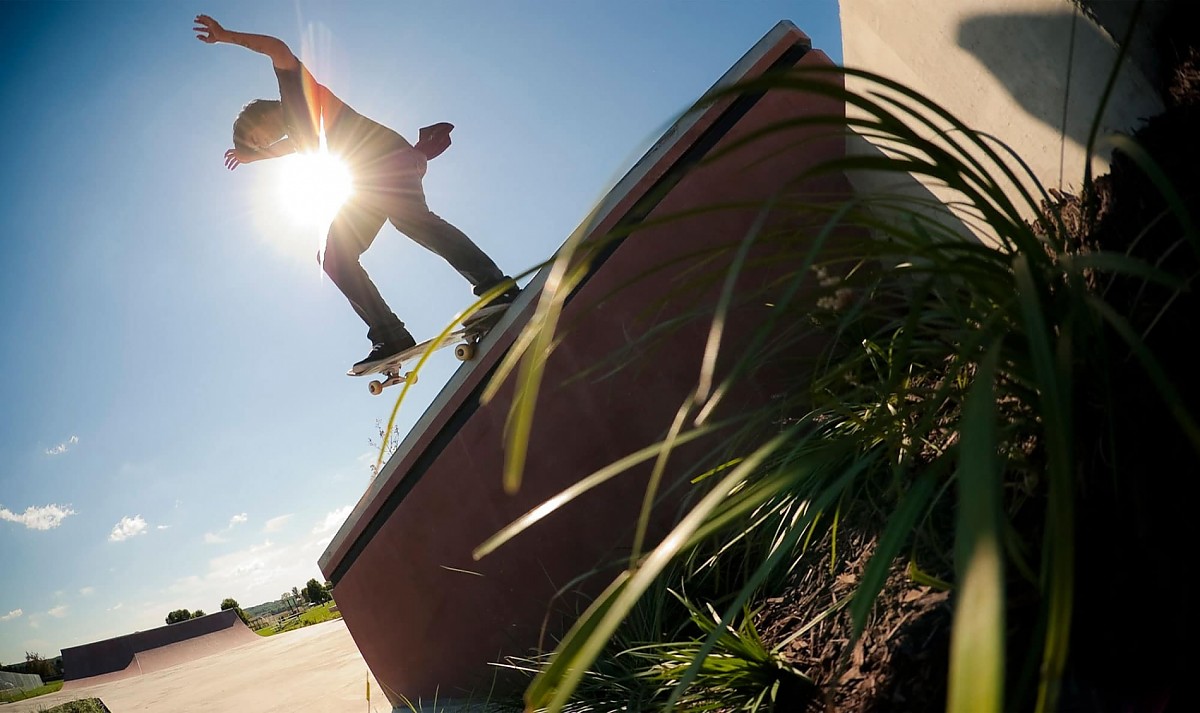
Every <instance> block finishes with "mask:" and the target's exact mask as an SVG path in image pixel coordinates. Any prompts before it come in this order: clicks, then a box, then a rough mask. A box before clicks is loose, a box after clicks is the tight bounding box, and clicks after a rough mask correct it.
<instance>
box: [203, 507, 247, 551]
mask: <svg viewBox="0 0 1200 713" xmlns="http://www.w3.org/2000/svg"><path fill="white" fill-rule="evenodd" d="M249 519H250V518H249V516H247V515H246V513H244V512H243V513H239V514H237V515H234V516H233V517H231V518H229V524H228V525H226V526H225V528H224V529H223V530H218V531H216V532H206V533H204V542H205V543H206V544H209V545H219V544H221V543H222V542H228V541H229V538H227V537H225V533H227V532H230V531H231V530H233V528H235V527H237V526H238V525H241V524H242V523H244V522H246V521H247V520H249Z"/></svg>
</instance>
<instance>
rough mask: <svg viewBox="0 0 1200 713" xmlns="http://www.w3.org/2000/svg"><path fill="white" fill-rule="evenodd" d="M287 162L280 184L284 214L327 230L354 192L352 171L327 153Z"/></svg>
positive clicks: (299, 157)
mask: <svg viewBox="0 0 1200 713" xmlns="http://www.w3.org/2000/svg"><path fill="white" fill-rule="evenodd" d="M288 163H289V165H288V166H287V167H286V169H285V170H284V171H283V174H282V176H281V179H282V180H280V182H279V197H280V199H281V200H282V202H283V208H284V211H285V212H286V213H287V214H288V215H289V216H291V217H292V218H293V219H294V220H295V221H296V222H298V223H300V224H302V225H306V226H313V227H315V228H317V229H323V228H325V227H328V225H329V222H330V221H332V220H333V216H334V215H335V214H336V213H337V210H338V208H340V207H341V206H342V204H343V203H345V202H346V200H347V199H348V198H350V195H351V193H353V190H354V187H353V185H354V184H353V179H352V177H351V176H350V170H349V169H348V168H347V167H346V164H345V163H344V162H343V161H342V160H341V159H339V158H338V157H337V156H334V155H333V154H330V153H329V152H327V151H318V152H315V153H307V154H297V155H295V156H290V157H289V158H288Z"/></svg>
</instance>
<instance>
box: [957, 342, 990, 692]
mask: <svg viewBox="0 0 1200 713" xmlns="http://www.w3.org/2000/svg"><path fill="white" fill-rule="evenodd" d="M999 352H1000V349H999V345H996V346H995V347H993V348H992V349H991V350H990V351H989V353H988V355H987V357H986V358H985V359H984V361H983V363H982V364H981V365H980V367H979V371H978V372H977V373H976V378H975V384H974V385H973V386H972V387H971V391H970V393H969V395H968V396H967V400H966V402H965V403H964V405H963V415H962V426H961V432H962V442H961V445H960V465H959V472H958V514H957V520H958V523H957V533H956V537H955V550H956V552H955V569H956V579H957V581H958V596H957V601H956V603H955V607H954V627H953V630H952V633H951V639H950V680H949V693H948V696H947V698H948V700H947V705H946V710H947V711H949V712H950V713H1000V711H1002V710H1004V561H1003V553H1002V547H1001V542H1000V539H1001V532H1000V530H1001V522H1002V519H1003V503H1002V492H1001V490H1002V485H1001V480H1000V476H1001V470H1002V469H1001V467H1000V463H999V462H998V457H997V447H998V436H997V432H998V428H997V423H996V420H997V418H998V414H997V413H996V390H995V385H994V381H995V377H996V363H997V360H998V356H999Z"/></svg>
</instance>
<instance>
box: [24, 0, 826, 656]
mask: <svg viewBox="0 0 1200 713" xmlns="http://www.w3.org/2000/svg"><path fill="white" fill-rule="evenodd" d="M197 13H206V14H209V15H212V16H213V17H214V18H216V19H217V20H218V21H220V22H221V23H222V24H224V25H225V27H226V28H228V29H232V30H241V31H246V32H257V33H263V34H273V35H275V36H278V37H280V38H281V39H283V40H284V41H285V42H287V43H288V44H289V45H291V46H292V48H293V50H295V51H297V53H301V51H302V48H303V52H302V54H303V56H304V59H305V60H306V63H307V64H308V65H309V66H310V68H311V69H312V70H313V72H314V74H315V75H316V77H317V79H318V80H319V81H321V82H322V83H324V84H326V85H328V86H329V87H330V88H331V89H332V90H333V91H334V93H336V94H337V95H338V96H340V97H341V98H342V99H343V100H344V101H345V102H346V103H348V104H349V105H350V106H352V107H354V108H355V109H357V110H358V111H359V112H361V113H363V114H365V115H367V116H369V117H371V118H374V119H376V120H378V121H380V122H382V123H384V124H386V125H388V126H391V127H392V128H394V129H396V130H397V131H399V132H400V133H401V134H403V135H405V136H406V137H408V138H410V140H415V137H416V130H417V128H418V127H420V126H424V125H427V124H432V123H434V122H438V121H450V122H452V123H454V124H455V126H456V129H455V132H454V144H453V146H452V147H451V148H450V150H449V151H448V152H447V153H446V154H444V155H443V156H441V157H439V158H438V159H436V160H435V161H434V162H432V163H431V165H430V170H429V174H428V176H427V178H426V181H425V188H426V193H427V197H428V201H429V204H430V207H431V208H432V209H433V211H434V212H436V213H438V214H439V215H441V216H443V217H444V218H446V219H447V220H449V221H450V222H452V223H454V224H455V225H457V226H458V227H460V228H461V229H463V230H464V231H465V232H466V233H467V234H468V235H470V236H471V237H472V238H473V239H474V240H475V241H476V242H477V243H478V244H479V245H480V246H481V247H482V248H483V249H484V250H485V251H487V252H488V253H489V254H490V255H491V256H492V257H493V258H494V259H495V260H496V262H497V263H498V264H500V266H501V267H502V268H503V269H505V270H506V271H508V272H510V273H514V274H515V273H517V272H520V271H523V270H525V269H527V268H529V267H530V266H532V265H535V264H536V263H538V262H539V261H541V260H543V259H544V258H546V257H547V256H549V255H550V254H551V253H552V252H553V251H554V249H555V248H557V247H558V246H559V244H560V243H561V242H562V240H563V239H564V238H565V237H566V236H567V234H568V233H569V232H570V231H571V230H573V229H574V228H575V227H576V226H577V225H578V223H579V222H580V220H581V219H582V218H583V217H584V216H585V215H586V213H587V211H588V209H589V208H590V207H591V206H592V204H593V203H594V202H595V201H596V200H597V199H599V198H600V197H601V196H602V195H603V194H604V192H605V191H606V190H607V188H608V186H610V185H611V184H612V183H613V182H614V181H615V180H616V179H617V178H619V177H620V175H621V174H623V173H624V171H625V170H626V169H628V167H629V166H630V165H631V164H632V163H633V162H634V161H635V160H636V159H637V158H638V157H639V156H640V155H641V154H642V153H643V152H644V151H645V150H646V149H647V148H648V147H649V145H650V144H651V143H652V142H653V141H654V140H655V139H656V138H657V137H658V135H659V134H660V133H661V132H662V130H663V129H665V128H666V127H667V126H668V125H669V124H670V122H671V121H672V120H673V118H674V117H675V116H676V115H677V114H678V112H680V111H682V110H683V109H685V108H686V107H687V105H688V104H689V103H690V102H691V101H693V100H694V99H696V98H697V97H698V96H699V95H700V94H701V93H703V91H704V90H706V89H707V88H708V87H709V86H711V84H712V83H713V82H714V81H715V80H716V79H717V78H718V77H720V76H721V74H722V73H724V72H725V70H727V69H728V68H729V67H730V66H731V65H732V64H733V63H734V62H735V61H736V60H737V59H738V58H739V57H741V55H742V54H743V53H744V52H745V51H746V50H748V49H749V48H750V47H751V46H752V45H753V44H754V43H755V42H756V41H757V40H758V39H759V38H760V37H761V36H762V35H764V34H765V33H766V32H767V31H768V30H770V29H771V27H772V26H773V25H774V24H775V22H777V21H778V20H780V19H789V20H791V21H793V22H795V23H796V24H797V25H798V26H799V27H800V28H801V29H803V30H804V31H805V32H807V33H808V34H809V35H810V36H811V37H813V44H814V46H815V47H817V48H820V49H823V50H825V51H826V52H827V53H828V54H829V55H830V56H831V57H833V59H834V60H835V61H840V60H841V51H840V39H839V35H838V24H837V3H836V0H792V1H791V2H779V1H775V0H753V1H751V2H744V1H740V0H673V1H671V2H667V1H665V0H663V1H658V0H650V1H646V0H621V1H615V0H614V1H609V2H585V1H583V0H580V1H579V2H574V1H572V2H553V1H552V0H539V1H537V2H534V1H527V2H516V1H508V0H499V1H495V2H492V1H487V2H484V1H483V0H478V1H476V2H437V3H429V2H423V3H413V2H400V1H397V0H379V1H378V2H341V1H339V2H336V3H334V2H303V1H302V2H275V1H273V0H259V1H256V2H254V3H245V2H241V1H240V0H239V1H238V2H225V1H217V0H210V1H208V2H205V3H203V4H200V5H195V6H192V5H188V4H183V3H178V2H166V3H163V2H133V1H126V2H119V3H110V2H83V1H78V2H36V3H35V2H25V3H22V2H17V3H13V2H7V3H4V4H3V7H2V8H0V98H2V99H3V107H4V111H3V112H0V130H2V131H3V135H4V136H5V137H6V142H5V143H6V157H5V158H6V160H5V162H4V164H3V167H0V236H3V246H4V262H5V268H6V274H5V277H4V279H3V280H0V307H2V309H0V334H3V335H4V336H3V339H0V409H2V411H0V414H2V418H3V424H2V428H0V662H4V663H11V662H15V661H20V660H23V658H24V653H25V652H26V651H37V652H39V653H41V654H42V655H44V656H54V655H57V654H58V652H59V649H61V648H63V647H66V646H72V645H76V644H81V643H86V642H88V641H93V640H96V639H100V638H106V637H109V636H115V635H119V634H123V633H127V632H129V631H133V630H137V629H147V628H151V627H154V626H158V625H160V624H162V623H163V619H164V617H165V616H166V614H167V612H169V611H171V610H173V609H178V608H187V609H197V608H201V609H204V610H205V611H207V612H210V613H211V612H213V611H216V610H217V609H218V608H219V604H220V602H221V600H222V599H223V598H225V597H233V598H235V599H237V600H238V601H239V602H240V603H241V604H243V605H244V606H249V605H253V604H258V603H261V602H263V601H266V600H268V599H274V598H277V597H278V596H279V594H280V593H281V592H283V591H284V590H286V589H290V588H291V587H292V586H301V585H303V583H304V582H305V581H307V580H308V579H309V578H310V577H317V578H321V575H320V572H319V570H318V569H317V565H316V561H317V557H318V556H319V554H320V553H321V551H322V550H323V549H324V547H325V545H326V543H327V542H328V540H329V538H330V537H332V535H333V533H334V532H335V531H336V529H337V527H338V526H340V524H341V523H342V521H343V520H344V518H345V515H346V513H347V512H348V510H349V508H350V506H351V505H352V504H353V503H354V502H356V501H357V499H358V498H359V496H360V495H361V494H362V492H363V490H364V489H365V488H366V486H367V484H368V482H369V479H370V470H369V464H370V463H371V462H372V459H373V450H372V449H371V447H370V446H369V445H368V440H369V439H371V438H374V437H375V436H376V422H377V421H379V420H386V419H387V416H388V414H389V412H390V410H391V408H392V406H393V404H394V401H393V399H394V391H395V390H392V391H389V392H385V393H387V394H390V395H385V396H381V397H372V396H370V395H369V394H368V393H367V389H366V381H365V380H364V379H352V378H349V377H347V376H345V375H344V372H345V370H346V368H347V367H348V366H349V365H350V364H351V363H352V362H354V361H356V360H357V359H359V358H360V357H361V356H362V355H363V354H365V352H366V350H367V348H368V347H369V344H368V343H367V341H366V338H365V328H364V326H363V325H362V324H361V322H359V320H358V318H357V317H356V316H355V315H354V313H353V311H352V310H351V309H350V307H349V305H348V304H347V303H346V302H345V299H344V298H343V297H342V296H341V294H340V293H339V292H338V291H337V289H336V288H335V287H334V286H333V285H332V284H331V283H330V282H329V281H328V279H324V278H323V275H322V273H321V272H320V270H319V268H318V267H317V265H316V262H315V260H314V254H315V249H316V245H317V236H318V234H319V232H320V230H319V227H318V226H315V225H313V224H311V223H309V224H304V223H303V222H301V221H298V220H296V219H295V215H294V209H293V208H291V207H289V206H288V205H287V203H286V202H285V201H284V200H282V199H281V198H280V195H279V193H280V192H279V190H278V184H279V182H280V181H281V180H282V179H283V177H284V176H285V175H287V174H288V170H289V169H288V164H287V163H286V160H284V161H276V162H266V163H257V164H252V165H248V166H243V167H240V168H239V169H237V170H236V171H234V172H229V171H227V170H226V169H225V168H224V166H223V163H222V157H223V154H224V152H225V150H226V149H227V148H229V147H230V146H231V138H230V137H231V125H232V121H233V118H234V117H235V115H236V114H237V112H238V110H239V109H240V108H241V106H242V105H243V104H244V103H245V102H247V101H249V100H250V99H253V98H256V97H270V98H274V97H277V96H278V92H277V90H276V87H275V80H274V75H273V73H272V72H271V66H270V61H269V60H268V59H266V58H264V57H262V56H259V55H255V54H253V53H251V52H249V51H247V50H245V49H243V48H240V47H235V46H232V45H206V44H203V43H201V42H198V41H197V40H196V39H195V38H194V34H193V33H192V31H191V27H192V22H191V21H192V17H193V16H194V15H195V14H197ZM288 160H290V159H288ZM273 164H274V165H273ZM363 264H364V265H365V267H366V268H367V270H368V271H369V272H370V273H371V275H372V277H373V278H374V280H375V282H376V284H377V285H378V286H379V288H380V290H381V292H382V293H383V295H384V296H385V298H387V299H388V301H389V303H390V304H391V305H392V307H393V309H394V311H396V313H397V314H399V315H400V317H401V318H402V319H403V320H405V322H406V323H407V324H408V327H409V330H410V331H411V332H413V334H414V335H415V336H416V337H417V338H418V339H421V338H425V337H428V336H432V334H433V333H435V332H436V331H437V330H438V329H440V327H441V326H442V325H444V324H445V323H446V322H447V321H449V319H451V318H452V317H453V315H454V314H455V313H456V312H458V311H459V310H461V309H463V308H464V307H466V306H467V304H469V302H470V300H471V294H470V290H469V286H468V285H467V283H466V282H465V281H463V280H462V278H461V277H459V276H458V274H457V273H455V272H454V271H453V270H452V269H451V268H450V267H449V266H447V265H446V264H445V263H444V262H442V261H441V260H440V259H439V258H437V257H436V256H434V255H432V254H430V253H427V252H425V251H424V250H423V249H421V248H419V247H418V246H417V245H416V244H414V243H412V242H411V241H409V240H408V239H407V238H405V237H404V236H403V235H401V234H399V233H397V232H396V231H395V230H394V229H393V228H392V227H391V226H390V225H387V226H385V227H384V228H383V231H382V232H381V234H380V236H379V238H378V239H377V240H376V242H375V245H374V246H373V247H372V249H371V250H370V251H368V252H367V253H366V254H365V255H364V258H363ZM456 367H457V362H455V361H454V359H453V357H452V356H451V355H449V354H448V353H447V352H442V353H440V354H438V355H436V357H435V358H434V359H433V360H432V361H431V363H430V364H429V365H427V367H426V370H425V371H424V373H423V374H422V380H421V382H420V384H419V385H418V386H416V387H414V389H413V391H412V392H411V393H410V396H409V399H408V400H407V401H406V402H405V404H404V407H403V408H402V410H401V412H400V416H399V425H400V427H401V429H402V431H407V429H408V428H409V427H410V426H411V424H412V423H413V422H414V421H415V420H416V419H417V417H418V416H419V415H420V413H421V412H422V411H423V410H424V408H425V407H426V406H427V405H428V403H429V402H430V401H431V400H432V399H433V397H434V396H435V395H436V394H437V391H438V390H439V388H440V386H441V384H442V383H444V382H445V380H446V378H448V376H449V375H450V373H451V372H452V370H453V369H454V368H456ZM447 525H448V526H453V523H447Z"/></svg>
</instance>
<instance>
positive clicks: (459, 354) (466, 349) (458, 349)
mask: <svg viewBox="0 0 1200 713" xmlns="http://www.w3.org/2000/svg"><path fill="white" fill-rule="evenodd" d="M474 356H475V345H474V344H459V345H456V346H455V347H454V358H455V359H458V360H459V361H469V360H470V359H471V358H472V357H474Z"/></svg>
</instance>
